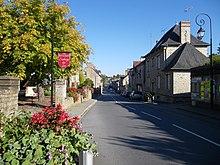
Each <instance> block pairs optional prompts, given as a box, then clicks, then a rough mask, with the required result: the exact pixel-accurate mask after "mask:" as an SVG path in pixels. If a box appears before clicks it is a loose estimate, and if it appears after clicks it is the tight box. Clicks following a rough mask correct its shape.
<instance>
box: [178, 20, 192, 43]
mask: <svg viewBox="0 0 220 165" xmlns="http://www.w3.org/2000/svg"><path fill="white" fill-rule="evenodd" d="M180 42H181V44H184V43H186V42H189V43H190V21H181V22H180Z"/></svg>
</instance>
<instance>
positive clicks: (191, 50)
mask: <svg viewBox="0 0 220 165" xmlns="http://www.w3.org/2000/svg"><path fill="white" fill-rule="evenodd" d="M207 47H208V44H207V43H205V42H203V41H200V40H198V39H197V38H196V37H194V36H193V35H191V32H190V22H189V21H181V22H180V23H179V25H174V26H173V27H172V28H171V29H170V30H169V31H168V32H167V33H165V34H164V35H163V36H162V38H161V39H160V40H159V41H158V42H157V43H156V45H155V46H154V47H153V49H152V50H151V51H150V52H149V53H148V54H146V55H145V56H144V58H145V60H144V62H143V66H144V69H145V70H144V71H143V73H144V76H143V77H144V78H143V80H142V83H143V84H142V90H143V92H144V93H153V94H154V96H155V99H156V100H158V101H166V102H177V101H182V100H190V91H191V83H190V76H191V73H190V69H191V68H193V67H197V66H201V65H204V64H205V63H207V62H208V58H207V57H206V56H207ZM134 70H135V69H134Z"/></svg>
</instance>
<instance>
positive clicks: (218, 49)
mask: <svg viewBox="0 0 220 165" xmlns="http://www.w3.org/2000/svg"><path fill="white" fill-rule="evenodd" d="M218 45H219V46H218V48H217V54H220V43H219V44H218Z"/></svg>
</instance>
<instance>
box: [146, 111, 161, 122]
mask: <svg viewBox="0 0 220 165" xmlns="http://www.w3.org/2000/svg"><path fill="white" fill-rule="evenodd" d="M142 113H143V114H145V115H148V116H151V117H153V118H155V119H157V120H162V119H161V118H159V117H157V116H154V115H151V114H149V113H147V112H142Z"/></svg>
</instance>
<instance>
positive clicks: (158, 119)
mask: <svg viewBox="0 0 220 165" xmlns="http://www.w3.org/2000/svg"><path fill="white" fill-rule="evenodd" d="M126 107H127V108H130V109H132V110H136V109H135V108H133V107H130V106H126ZM142 113H143V114H145V115H148V116H151V117H153V118H155V119H157V120H162V119H161V118H159V117H157V116H154V115H151V114H149V113H147V112H142Z"/></svg>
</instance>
